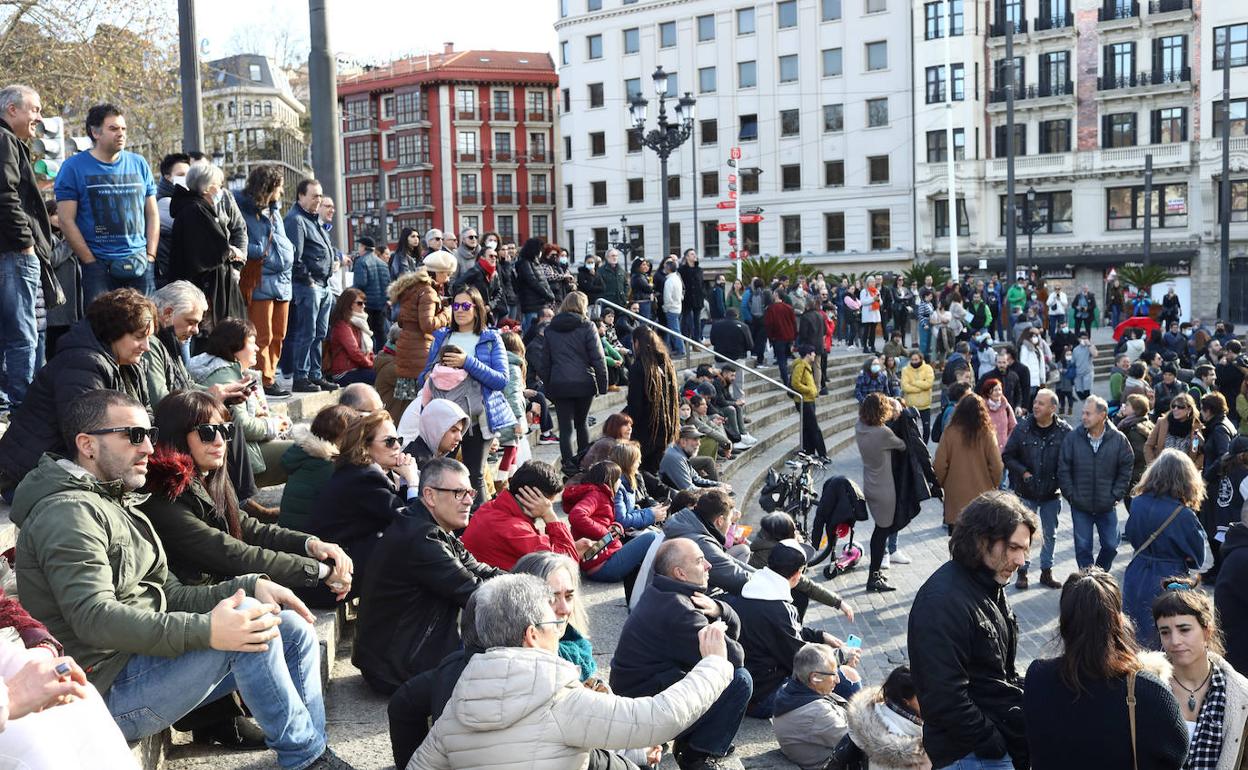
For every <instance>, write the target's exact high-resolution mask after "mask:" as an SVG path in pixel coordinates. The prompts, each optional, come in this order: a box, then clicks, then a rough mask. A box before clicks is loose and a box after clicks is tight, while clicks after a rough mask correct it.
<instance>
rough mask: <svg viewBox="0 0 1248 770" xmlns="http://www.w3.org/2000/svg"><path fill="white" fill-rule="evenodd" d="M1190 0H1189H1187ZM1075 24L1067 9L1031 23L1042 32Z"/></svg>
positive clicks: (1073, 16)
mask: <svg viewBox="0 0 1248 770" xmlns="http://www.w3.org/2000/svg"><path fill="white" fill-rule="evenodd" d="M1188 2H1191V0H1188ZM1074 26H1075V14H1074V13H1072V12H1071V11H1067V12H1066V13H1065V15H1062V16H1037V17H1036V18H1035V22H1034V24H1033V29H1035V31H1036V32H1043V31H1045V30H1049V29H1071V28H1073V27H1074Z"/></svg>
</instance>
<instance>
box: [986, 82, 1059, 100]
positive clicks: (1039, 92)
mask: <svg viewBox="0 0 1248 770" xmlns="http://www.w3.org/2000/svg"><path fill="white" fill-rule="evenodd" d="M1074 93H1075V84H1074V83H1072V82H1071V81H1069V80H1067V81H1065V82H1062V83H1041V84H1040V85H1030V86H1022V87H1020V88H1017V89H1015V90H1014V100H1015V101H1022V100H1024V99H1047V98H1048V97H1050V96H1071V95H1072V94H1074ZM1004 102H1005V89H1004V88H994V89H992V90H991V91H989V92H988V103H989V104H998V103H1004Z"/></svg>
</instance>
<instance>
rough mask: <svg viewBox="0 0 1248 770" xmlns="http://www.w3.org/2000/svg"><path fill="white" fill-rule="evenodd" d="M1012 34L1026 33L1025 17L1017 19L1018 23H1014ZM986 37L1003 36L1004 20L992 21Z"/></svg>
mask: <svg viewBox="0 0 1248 770" xmlns="http://www.w3.org/2000/svg"><path fill="white" fill-rule="evenodd" d="M1014 34H1015V35H1026V34H1027V20H1026V19H1019V20H1018V23H1017V24H1015V25H1014ZM988 37H1005V21H996V22H993V24H992V26H991V27H989V28H988Z"/></svg>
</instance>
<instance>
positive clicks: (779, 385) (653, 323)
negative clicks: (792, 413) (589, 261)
mask: <svg viewBox="0 0 1248 770" xmlns="http://www.w3.org/2000/svg"><path fill="white" fill-rule="evenodd" d="M597 304H599V305H603V306H605V307H609V308H611V309H612V310H614V311H615V312H616V313H623V314H625V315H627V316H629V317H630V318H634V319H636V320H638V321H641V322H642V323H644V324H649V325H650V326H652V327H654V329H655V331H656V332H658V333H660V334H662V335H670V336H674V337H679V338H680V339H681V340H683V341H684V343H685V344H686V345H694V346H697V347H698V348H699V349H700V350H702V351H703V352H706V353H710V354H711V355H712V356H714V357H715V358H716V359H717V360H723V361H727V362H728V363H730V364H732V365H733V366H734V367H736V368H737V369H744V370H745V371H747V372H749V373H751V374H753V375H754V376H756V377H761V378H762V379H764V380H766V381H767V382H770V383H771V384H772V385H775V386H776V387H777V388H780V389H781V390H783V391H784V392H785V393H789V394H791V395H793V396H796V397H797V401H798V411H797V417H798V419H799V420H801V421H802V429H803V431H804V430H805V428H806V424H805V421H806V415H805V413H804V412H803V411H802V409H801V404H802V403H803V402H802V394H801V393H798V392H797V391H796V390H793V389H792V388H790V387H789V386H788V385H785V384H784V383H783V382H780V381H779V380H773V379H772V378H771V377H768V376H767V375H765V374H763V373H762V372H760V371H759V370H757V369H755V368H754V367H752V366H748V365H746V364H743V363H741V362H739V361H737V360H735V359H732V358H729V357H728V356H726V355H724V354H723V353H719V352H717V351H716V350H715V349H714V348H712V347H710V346H708V345H703V344H702V343H701V342H698V341H697V340H692V339H689V338H688V337H686V336H685V335H683V334H681V333H680V332H674V331H672V330H671V329H669V328H667V327H666V326H664V325H663V324H661V323H659V322H658V321H656V320H654V319H653V318H646V317H645V316H643V315H638V314H637V313H634V312H633V311H631V310H629V309H628V308H624V307H620V306H619V305H617V304H615V303H614V302H612V301H610V300H608V299H602V298H599V299H598V300H597ZM685 357H686V358H688V357H689V353H686V354H685ZM743 387H744V386H743ZM798 447H799V448H800V447H801V440H800V438H799V440H798Z"/></svg>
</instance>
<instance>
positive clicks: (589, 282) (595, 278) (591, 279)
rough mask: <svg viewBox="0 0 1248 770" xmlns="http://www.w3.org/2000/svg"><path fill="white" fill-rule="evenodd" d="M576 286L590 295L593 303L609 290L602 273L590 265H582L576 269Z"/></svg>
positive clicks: (586, 294)
mask: <svg viewBox="0 0 1248 770" xmlns="http://www.w3.org/2000/svg"><path fill="white" fill-rule="evenodd" d="M576 288H577V289H578V290H579V291H582V292H584V293H585V296H586V297H589V304H590V305H593V304H594V303H595V302H597V301H598V298H599V297H601V296H602V295H603V294H604V293H606V291H607V284H606V282H605V281H604V280H602V275H600V274H599V273H598V271H596V270H590V269H589V267H588V266H586V265H581V267H580V269H579V270H577V271H576Z"/></svg>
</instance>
